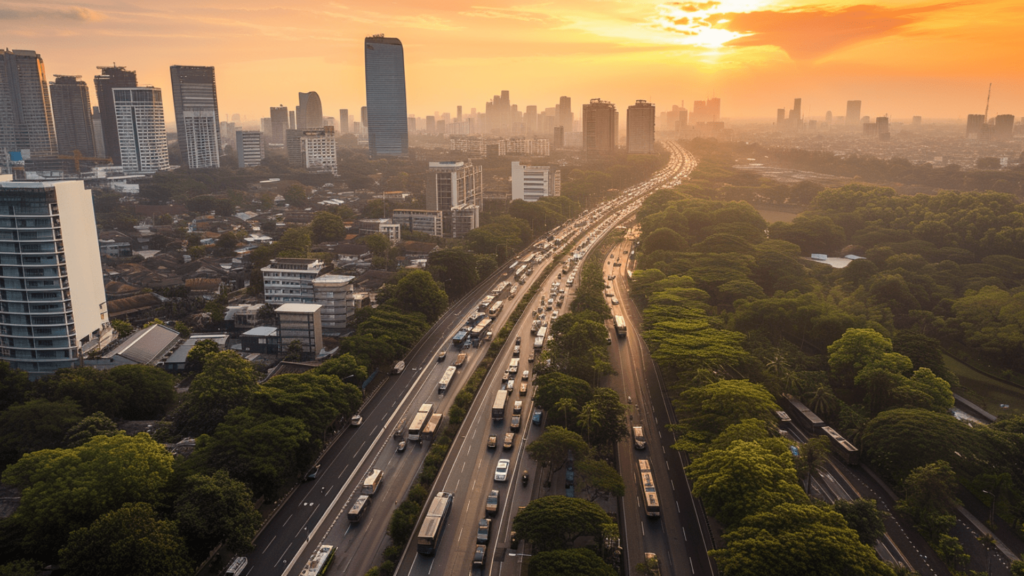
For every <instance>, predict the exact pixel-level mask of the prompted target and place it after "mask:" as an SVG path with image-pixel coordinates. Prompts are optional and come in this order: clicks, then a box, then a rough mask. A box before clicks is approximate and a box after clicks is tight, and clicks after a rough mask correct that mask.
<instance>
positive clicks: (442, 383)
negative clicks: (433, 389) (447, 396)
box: [437, 366, 457, 392]
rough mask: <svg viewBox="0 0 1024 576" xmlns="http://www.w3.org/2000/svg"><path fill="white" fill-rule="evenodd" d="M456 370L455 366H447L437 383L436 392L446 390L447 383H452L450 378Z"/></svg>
mask: <svg viewBox="0 0 1024 576" xmlns="http://www.w3.org/2000/svg"><path fill="white" fill-rule="evenodd" d="M456 370H457V368H456V367H455V366H449V367H448V368H447V369H446V370H445V371H444V375H443V376H441V381H440V382H438V383H437V391H438V392H446V391H447V390H448V385H449V384H451V383H452V378H454V377H455V371H456Z"/></svg>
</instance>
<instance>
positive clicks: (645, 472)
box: [637, 460, 661, 518]
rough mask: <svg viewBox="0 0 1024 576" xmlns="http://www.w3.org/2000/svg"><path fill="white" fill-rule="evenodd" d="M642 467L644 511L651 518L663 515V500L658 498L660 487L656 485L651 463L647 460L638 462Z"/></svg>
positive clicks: (641, 480)
mask: <svg viewBox="0 0 1024 576" xmlns="http://www.w3.org/2000/svg"><path fill="white" fill-rule="evenodd" d="M637 466H638V467H639V468H640V484H642V485H643V491H644V494H643V496H644V512H646V513H647V516H648V517H650V518H657V517H658V516H661V501H660V500H658V489H657V488H656V487H655V486H654V471H653V470H651V463H650V462H649V461H647V460H640V461H638V462H637Z"/></svg>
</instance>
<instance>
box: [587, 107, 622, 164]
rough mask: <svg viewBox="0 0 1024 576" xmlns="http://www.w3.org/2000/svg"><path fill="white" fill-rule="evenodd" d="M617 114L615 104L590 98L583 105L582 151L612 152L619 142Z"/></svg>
mask: <svg viewBox="0 0 1024 576" xmlns="http://www.w3.org/2000/svg"><path fill="white" fill-rule="evenodd" d="M618 116H619V114H618V112H616V111H615V104H612V103H611V102H605V101H604V100H601V99H600V98H592V99H591V100H590V103H589V104H584V105H583V151H584V152H587V153H598V154H600V153H606V152H614V151H615V149H616V147H617V145H618V141H619V122H618Z"/></svg>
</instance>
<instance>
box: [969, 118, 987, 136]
mask: <svg viewBox="0 0 1024 576" xmlns="http://www.w3.org/2000/svg"><path fill="white" fill-rule="evenodd" d="M984 133H985V115H984V114H968V115H967V138H969V139H971V140H976V139H979V138H982V137H983V135H984Z"/></svg>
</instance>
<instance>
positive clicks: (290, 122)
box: [288, 110, 295, 130]
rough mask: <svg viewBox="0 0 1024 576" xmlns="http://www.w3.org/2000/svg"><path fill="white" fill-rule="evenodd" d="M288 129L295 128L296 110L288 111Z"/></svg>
mask: <svg viewBox="0 0 1024 576" xmlns="http://www.w3.org/2000/svg"><path fill="white" fill-rule="evenodd" d="M288 129H289V130H295V110H289V111H288Z"/></svg>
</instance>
